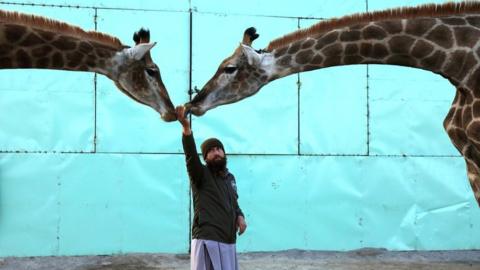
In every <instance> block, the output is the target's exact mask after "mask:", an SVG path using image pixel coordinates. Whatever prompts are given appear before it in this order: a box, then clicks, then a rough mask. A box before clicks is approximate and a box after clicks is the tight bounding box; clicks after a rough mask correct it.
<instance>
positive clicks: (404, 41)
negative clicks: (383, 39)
mask: <svg viewBox="0 0 480 270" xmlns="http://www.w3.org/2000/svg"><path fill="white" fill-rule="evenodd" d="M413 41H415V40H414V39H413V38H411V37H408V36H395V37H392V38H391V39H390V40H389V41H388V45H389V47H390V51H391V52H392V53H397V54H408V53H409V51H410V47H411V46H412V44H413Z"/></svg>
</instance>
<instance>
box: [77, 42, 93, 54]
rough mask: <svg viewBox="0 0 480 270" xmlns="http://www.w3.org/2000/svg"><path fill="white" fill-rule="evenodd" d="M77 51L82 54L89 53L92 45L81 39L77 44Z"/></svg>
mask: <svg viewBox="0 0 480 270" xmlns="http://www.w3.org/2000/svg"><path fill="white" fill-rule="evenodd" d="M78 51H80V52H82V53H84V54H89V53H91V52H93V46H92V45H90V44H89V43H88V42H85V41H82V42H80V45H78Z"/></svg>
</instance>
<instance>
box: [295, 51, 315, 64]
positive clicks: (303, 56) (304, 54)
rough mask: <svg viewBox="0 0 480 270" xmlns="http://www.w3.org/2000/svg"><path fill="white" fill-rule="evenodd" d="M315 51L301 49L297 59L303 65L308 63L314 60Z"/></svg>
mask: <svg viewBox="0 0 480 270" xmlns="http://www.w3.org/2000/svg"><path fill="white" fill-rule="evenodd" d="M312 57H313V51H312V50H305V51H300V52H299V53H298V54H297V56H296V57H295V61H296V62H297V63H299V64H301V65H303V64H306V63H308V62H309V61H310V60H312Z"/></svg>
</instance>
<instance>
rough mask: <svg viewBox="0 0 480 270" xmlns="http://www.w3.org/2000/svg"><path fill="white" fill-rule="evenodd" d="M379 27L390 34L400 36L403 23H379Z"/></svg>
mask: <svg viewBox="0 0 480 270" xmlns="http://www.w3.org/2000/svg"><path fill="white" fill-rule="evenodd" d="M377 25H378V26H380V27H381V28H383V30H385V31H387V32H388V33H389V34H398V33H400V32H402V29H403V28H402V23H401V22H400V21H399V20H398V21H383V22H378V23H377Z"/></svg>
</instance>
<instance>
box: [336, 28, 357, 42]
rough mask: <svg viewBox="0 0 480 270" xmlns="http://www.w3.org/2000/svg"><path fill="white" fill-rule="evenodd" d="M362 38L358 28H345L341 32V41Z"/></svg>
mask: <svg viewBox="0 0 480 270" xmlns="http://www.w3.org/2000/svg"><path fill="white" fill-rule="evenodd" d="M359 39H360V31H358V30H345V31H344V32H342V33H341V34H340V40H341V41H357V40H359Z"/></svg>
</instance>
